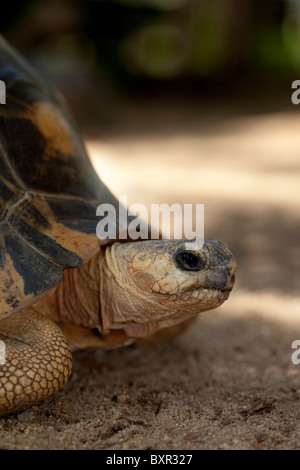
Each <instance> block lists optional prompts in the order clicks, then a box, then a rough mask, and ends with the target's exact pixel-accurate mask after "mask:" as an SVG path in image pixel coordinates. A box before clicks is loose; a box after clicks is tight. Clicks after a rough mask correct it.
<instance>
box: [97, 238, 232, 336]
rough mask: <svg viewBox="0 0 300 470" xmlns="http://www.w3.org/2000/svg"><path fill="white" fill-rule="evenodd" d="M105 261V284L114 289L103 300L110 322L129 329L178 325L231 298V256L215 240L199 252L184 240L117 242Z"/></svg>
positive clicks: (209, 241)
mask: <svg viewBox="0 0 300 470" xmlns="http://www.w3.org/2000/svg"><path fill="white" fill-rule="evenodd" d="M105 260H106V262H105V263H104V266H105V272H104V273H103V275H102V282H103V283H104V284H105V283H109V284H110V285H109V286H107V285H105V286H104V289H106V290H104V292H109V291H110V292H111V293H112V294H111V295H110V296H109V299H108V300H105V303H106V308H104V312H106V316H107V315H108V316H109V319H108V318H107V320H106V322H108V323H107V324H109V325H110V328H122V329H125V331H126V326H129V325H130V326H132V325H133V324H134V325H141V324H145V323H151V322H157V321H164V320H168V321H169V320H174V322H176V323H177V322H178V319H180V318H183V319H184V318H187V317H188V316H191V315H195V314H197V313H200V312H203V311H205V310H211V309H214V308H216V307H218V306H219V305H221V304H222V303H223V302H224V301H225V300H226V299H227V298H228V296H229V294H230V291H231V289H232V287H233V285H234V280H235V271H236V262H235V259H234V257H233V255H232V254H231V252H230V251H229V249H228V248H227V246H226V245H225V243H223V242H221V241H218V240H213V239H207V240H205V242H204V244H203V246H202V247H201V248H198V249H195V243H193V242H191V241H185V240H151V241H149V240H148V241H141V242H135V243H126V244H120V243H114V244H113V245H112V246H111V247H107V248H106V251H105ZM102 300H103V299H102ZM108 303H109V305H108ZM108 310H109V313H108ZM168 324H170V322H168Z"/></svg>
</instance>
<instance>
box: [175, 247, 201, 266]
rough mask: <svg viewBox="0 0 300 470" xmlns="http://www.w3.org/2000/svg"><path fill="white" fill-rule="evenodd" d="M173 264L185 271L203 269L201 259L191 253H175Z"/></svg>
mask: <svg viewBox="0 0 300 470" xmlns="http://www.w3.org/2000/svg"><path fill="white" fill-rule="evenodd" d="M175 262H176V263H177V265H178V267H179V268H180V269H184V270H185V271H201V269H203V268H204V264H203V262H202V260H201V258H200V257H199V256H198V255H196V254H195V253H194V252H193V251H186V250H185V251H177V253H176V254H175Z"/></svg>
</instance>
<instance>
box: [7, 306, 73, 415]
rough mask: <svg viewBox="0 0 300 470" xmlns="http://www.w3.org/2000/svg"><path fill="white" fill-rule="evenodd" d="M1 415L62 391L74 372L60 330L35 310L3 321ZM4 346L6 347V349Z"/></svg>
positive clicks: (23, 312)
mask: <svg viewBox="0 0 300 470" xmlns="http://www.w3.org/2000/svg"><path fill="white" fill-rule="evenodd" d="M0 340H1V341H3V343H4V345H5V363H4V364H2V362H4V361H3V358H2V361H1V363H0V416H1V415H5V414H7V413H11V412H14V411H16V410H22V409H24V408H27V407H29V406H31V405H33V404H34V403H36V402H38V401H40V400H42V399H43V398H46V397H47V396H49V395H51V394H52V393H54V392H56V391H57V390H59V389H60V388H61V387H62V386H63V385H64V384H65V383H66V381H67V380H68V378H69V376H70V374H71V370H72V356H71V353H70V349H69V345H68V344H67V340H66V338H65V336H64V334H63V333H62V331H61V330H60V328H59V327H58V326H57V325H56V324H55V323H53V322H52V321H51V320H49V319H47V318H46V317H45V316H43V315H42V314H40V313H38V312H36V311H35V310H34V309H33V308H28V309H26V310H21V311H20V312H17V313H14V314H12V315H10V316H9V317H8V318H5V319H2V320H0ZM3 343H2V346H3Z"/></svg>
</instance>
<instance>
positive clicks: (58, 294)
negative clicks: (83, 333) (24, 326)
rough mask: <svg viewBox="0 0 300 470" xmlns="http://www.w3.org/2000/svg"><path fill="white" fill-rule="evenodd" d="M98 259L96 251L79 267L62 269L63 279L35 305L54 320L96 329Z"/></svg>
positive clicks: (100, 257) (98, 311)
mask: <svg viewBox="0 0 300 470" xmlns="http://www.w3.org/2000/svg"><path fill="white" fill-rule="evenodd" d="M102 258H104V255H103V252H102V251H100V252H99V253H97V254H96V255H95V256H93V257H92V258H91V259H90V260H89V261H88V262H86V263H84V264H83V265H82V266H81V267H80V268H74V269H65V271H64V278H63V280H62V281H61V282H60V283H59V284H58V286H57V287H55V289H53V290H52V291H51V292H50V293H49V294H48V295H46V296H45V297H43V298H42V299H41V300H40V301H39V302H37V303H36V304H35V308H37V309H38V310H39V311H41V312H42V313H45V314H46V315H47V316H48V317H50V318H51V319H52V320H54V321H56V322H62V323H71V324H73V325H78V326H82V327H85V328H90V329H92V328H99V326H100V279H99V276H100V271H99V259H102Z"/></svg>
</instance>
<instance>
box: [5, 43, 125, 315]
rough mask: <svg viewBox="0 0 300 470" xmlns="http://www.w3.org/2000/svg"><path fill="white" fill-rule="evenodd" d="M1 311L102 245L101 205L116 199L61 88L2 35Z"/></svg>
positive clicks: (26, 301)
mask: <svg viewBox="0 0 300 470" xmlns="http://www.w3.org/2000/svg"><path fill="white" fill-rule="evenodd" d="M0 80H3V81H4V83H5V85H6V104H2V105H0V289H1V294H0V318H2V317H3V316H5V315H7V314H9V313H11V312H13V311H17V310H20V309H21V308H24V307H27V306H28V305H30V304H31V303H33V302H34V301H35V300H36V299H37V298H39V297H40V296H41V295H42V294H44V293H45V292H46V291H48V290H49V289H51V288H53V287H54V286H56V285H57V284H58V283H59V282H60V281H61V280H62V278H63V271H64V269H65V268H69V267H78V266H80V265H81V264H82V263H83V262H85V261H86V260H87V259H89V258H90V257H91V256H92V255H93V254H94V253H96V252H97V251H98V250H99V249H100V244H101V243H106V241H104V240H102V241H100V240H99V239H98V238H97V236H96V224H97V222H98V221H97V219H96V208H97V206H98V205H99V204H100V203H102V202H106V203H110V204H113V205H114V206H115V207H116V199H115V198H114V196H113V195H112V194H111V193H110V191H109V190H108V189H107V187H106V186H105V185H104V184H103V182H102V181H101V180H100V179H99V178H98V176H97V174H96V172H95V171H94V169H93V167H92V165H91V163H90V160H89V158H88V156H87V153H86V150H85V147H84V143H83V141H82V139H81V137H80V135H79V134H78V132H77V130H76V126H75V124H74V122H73V119H72V117H71V115H70V113H69V112H68V110H67V108H66V105H65V104H64V103H63V101H62V98H61V97H60V96H59V95H58V92H57V91H56V90H53V89H52V88H51V87H50V86H49V85H47V84H46V83H45V82H44V81H43V80H42V79H41V78H40V77H39V76H38V74H37V73H36V72H35V71H34V70H33V69H32V68H31V66H30V65H28V64H27V63H26V62H25V61H24V59H23V58H22V57H20V55H19V54H18V53H17V52H16V51H15V50H14V49H13V48H12V47H11V46H9V45H8V44H7V43H6V41H5V40H4V39H3V38H1V37H0Z"/></svg>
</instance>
